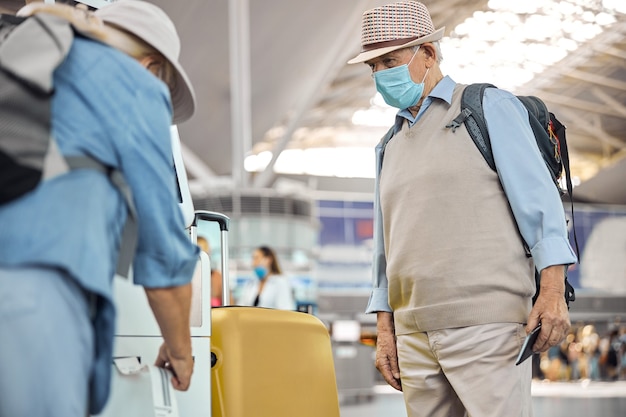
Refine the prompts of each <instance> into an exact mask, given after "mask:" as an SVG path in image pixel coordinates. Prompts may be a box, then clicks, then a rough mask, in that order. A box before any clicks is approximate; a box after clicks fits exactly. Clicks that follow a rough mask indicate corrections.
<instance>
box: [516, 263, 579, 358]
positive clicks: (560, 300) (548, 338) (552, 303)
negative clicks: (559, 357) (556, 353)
mask: <svg viewBox="0 0 626 417" xmlns="http://www.w3.org/2000/svg"><path fill="white" fill-rule="evenodd" d="M564 268H565V266H564V265H553V266H549V267H547V268H545V269H543V270H542V271H541V289H540V291H539V296H538V297H537V301H536V302H535V305H534V306H533V309H532V310H531V312H530V315H529V316H528V323H527V325H526V333H527V334H528V333H530V331H531V330H532V329H534V328H535V327H537V325H538V324H539V323H541V332H540V333H539V336H538V337H537V341H536V342H535V345H534V346H533V348H532V349H533V351H534V352H545V351H547V350H548V349H550V348H551V347H552V346H556V345H558V344H559V343H561V342H562V341H563V339H565V336H566V335H567V332H568V331H569V329H570V327H571V323H570V319H569V312H568V310H567V303H566V302H565V270H564Z"/></svg>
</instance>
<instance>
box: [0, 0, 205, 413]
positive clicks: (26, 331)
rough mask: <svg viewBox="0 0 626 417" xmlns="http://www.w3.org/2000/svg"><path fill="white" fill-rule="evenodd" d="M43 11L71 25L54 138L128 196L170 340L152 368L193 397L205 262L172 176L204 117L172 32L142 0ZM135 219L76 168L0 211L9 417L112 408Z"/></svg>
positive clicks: (141, 256) (35, 8)
mask: <svg viewBox="0 0 626 417" xmlns="http://www.w3.org/2000/svg"><path fill="white" fill-rule="evenodd" d="M34 13H50V14H55V15H57V16H60V17H63V18H66V19H69V20H70V21H72V22H73V23H75V25H74V28H75V29H77V31H78V33H77V34H76V36H75V38H74V40H73V43H72V45H71V49H70V51H69V53H68V55H67V57H66V59H65V60H64V61H63V62H62V63H61V64H60V66H59V67H58V68H57V70H56V71H55V72H54V79H53V81H54V90H55V93H54V96H53V97H52V103H51V117H52V126H51V130H52V135H53V137H54V138H55V139H56V142H57V144H58V147H59V150H60V151H61V153H62V154H63V155H66V156H79V157H80V156H85V155H90V156H91V157H92V158H95V159H97V160H98V161H100V162H101V163H102V164H104V165H106V166H108V167H110V168H111V169H112V170H115V171H116V172H119V173H121V175H122V177H123V178H124V180H125V182H126V183H127V185H128V187H129V188H130V190H131V192H132V202H133V203H134V207H135V212H136V219H137V224H138V231H137V234H138V242H137V250H136V253H135V257H134V261H133V282H134V284H136V285H141V286H143V287H144V289H145V293H146V296H147V298H148V301H149V303H150V307H151V308H152V311H153V313H154V316H155V318H156V320H157V322H158V324H159V327H160V330H161V334H162V336H163V344H162V346H161V348H160V350H159V351H158V352H156V351H155V352H154V356H155V357H156V358H157V359H156V365H157V366H161V367H165V368H168V369H170V370H172V371H173V373H174V377H173V378H172V384H173V386H174V388H175V389H178V390H182V391H185V390H187V389H188V387H189V385H190V382H191V375H192V372H193V365H194V361H193V355H192V347H191V335H190V328H189V314H190V307H191V284H190V282H191V279H192V275H193V272H194V269H195V266H196V262H197V259H198V254H199V250H198V248H197V246H195V245H194V244H193V243H192V242H191V240H190V239H189V236H188V234H187V232H186V231H185V223H184V220H183V216H182V213H181V210H180V208H179V205H178V196H177V185H176V176H175V172H174V170H173V169H172V143H171V136H170V135H171V133H170V127H171V125H172V124H173V123H181V122H184V121H185V120H187V119H189V118H190V117H191V116H192V114H193V113H194V109H195V99H194V93H193V89H192V86H191V83H190V82H189V80H188V78H187V76H186V74H185V72H184V71H183V69H182V67H181V66H180V64H179V62H178V57H179V53H180V40H179V38H178V35H177V32H176V29H175V27H174V24H173V22H172V21H171V20H170V18H169V17H168V16H167V15H166V14H165V13H164V12H163V10H161V9H160V8H158V7H157V6H155V5H153V4H151V3H148V2H144V1H135V0H120V1H117V2H114V3H111V4H109V5H106V6H103V7H102V8H100V9H98V10H97V11H96V12H95V13H92V12H89V11H87V10H78V9H76V8H73V7H71V6H69V5H61V4H43V3H31V4H29V5H27V6H26V7H25V8H23V9H21V10H20V11H19V12H18V15H22V16H26V15H30V14H34ZM129 207H130V202H129V201H127V200H126V199H125V198H124V195H123V193H122V192H121V191H120V189H119V188H118V187H116V186H115V185H114V184H113V182H112V180H111V178H110V176H109V175H107V174H106V173H103V172H100V171H97V170H95V169H74V170H70V171H69V172H67V173H65V174H62V175H58V176H56V177H54V178H51V179H47V180H45V181H43V182H42V183H41V184H39V186H38V187H37V188H36V189H34V190H33V191H31V192H29V193H28V194H26V195H24V196H22V197H20V198H18V199H16V200H14V201H11V202H10V203H7V204H3V205H2V206H0V224H1V225H2V226H1V228H2V232H1V233H0V417H18V416H20V417H21V416H28V417H44V416H45V417H84V416H85V415H87V414H99V413H100V412H101V411H102V409H103V408H104V406H105V404H106V402H107V400H108V397H109V391H110V376H111V375H110V374H111V369H112V366H111V364H112V354H113V336H114V327H115V307H114V299H113V277H114V275H115V270H116V262H117V260H118V258H119V257H120V241H121V240H122V229H123V226H124V224H125V222H126V219H127V213H128V212H129ZM42 210H43V211H44V212H45V215H42ZM35 237H36V238H35ZM146 360H149V359H147V358H146Z"/></svg>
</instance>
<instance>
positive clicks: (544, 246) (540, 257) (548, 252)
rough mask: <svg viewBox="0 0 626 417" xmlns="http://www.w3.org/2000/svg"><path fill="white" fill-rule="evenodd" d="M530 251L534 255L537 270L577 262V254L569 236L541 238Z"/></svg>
mask: <svg viewBox="0 0 626 417" xmlns="http://www.w3.org/2000/svg"><path fill="white" fill-rule="evenodd" d="M530 253H531V254H532V256H533V260H534V262H535V267H536V268H537V271H541V270H542V269H544V268H547V267H548V266H552V265H569V264H573V263H576V260H577V258H576V254H575V253H574V251H573V250H572V247H571V246H570V244H569V241H568V240H567V238H564V237H549V238H545V239H542V240H540V241H539V242H538V243H537V244H536V245H535V246H534V247H533V248H531V250H530Z"/></svg>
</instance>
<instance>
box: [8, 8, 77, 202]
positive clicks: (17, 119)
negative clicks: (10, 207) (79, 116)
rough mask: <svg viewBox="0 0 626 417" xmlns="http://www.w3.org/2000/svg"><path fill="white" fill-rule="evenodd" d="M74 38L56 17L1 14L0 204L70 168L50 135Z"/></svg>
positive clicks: (67, 23) (69, 28)
mask: <svg viewBox="0 0 626 417" xmlns="http://www.w3.org/2000/svg"><path fill="white" fill-rule="evenodd" d="M73 38H74V35H73V32H72V28H71V26H70V24H69V22H67V21H64V20H62V19H59V18H57V17H53V16H50V15H45V14H38V15H35V16H32V17H28V18H23V17H16V16H11V15H0V204H4V203H7V202H9V201H11V200H13V199H16V198H18V197H20V196H22V195H23V194H26V193H27V192H29V191H31V190H33V189H34V188H35V187H37V185H38V184H39V182H40V181H41V180H42V179H45V178H48V177H51V176H53V175H54V174H58V173H61V172H63V171H67V169H68V166H67V164H65V163H64V161H63V158H62V157H60V153H59V152H58V151H57V150H56V144H55V142H54V140H53V139H52V137H51V113H50V105H51V101H52V95H53V93H54V88H53V85H52V76H53V73H54V70H55V69H56V67H57V66H58V65H59V64H61V62H63V60H64V59H65V56H66V55H67V53H68V52H69V49H70V46H71V44H72V40H73ZM53 159H54V160H55V161H53ZM53 162H55V163H53ZM51 171H53V172H51Z"/></svg>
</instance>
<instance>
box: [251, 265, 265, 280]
mask: <svg viewBox="0 0 626 417" xmlns="http://www.w3.org/2000/svg"><path fill="white" fill-rule="evenodd" d="M254 275H256V277H257V278H258V279H259V280H262V279H263V278H265V276H266V275H267V268H266V267H264V266H260V265H259V266H256V267H254Z"/></svg>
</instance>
